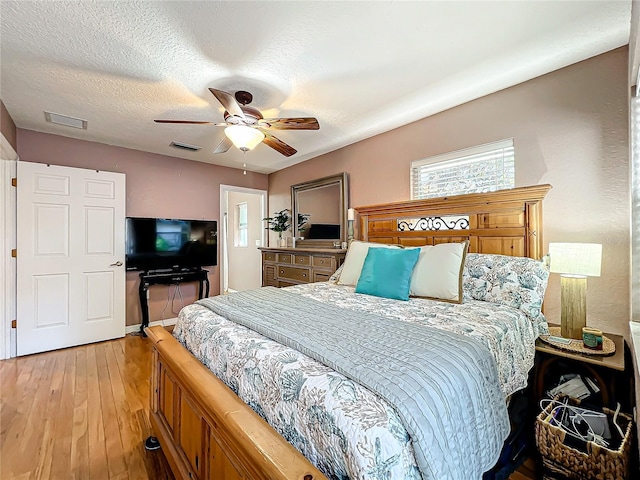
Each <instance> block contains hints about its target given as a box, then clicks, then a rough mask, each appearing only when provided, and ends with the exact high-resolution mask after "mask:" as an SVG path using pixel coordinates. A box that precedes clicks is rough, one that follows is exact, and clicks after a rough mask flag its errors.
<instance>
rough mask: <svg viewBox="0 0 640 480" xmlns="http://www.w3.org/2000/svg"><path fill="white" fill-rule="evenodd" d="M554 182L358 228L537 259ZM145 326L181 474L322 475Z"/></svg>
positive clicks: (459, 199)
mask: <svg viewBox="0 0 640 480" xmlns="http://www.w3.org/2000/svg"><path fill="white" fill-rule="evenodd" d="M550 188H551V186H550V185H539V186H533V187H522V188H515V189H512V190H503V191H499V192H492V193H482V194H470V195H460V196H454V197H448V198H435V199H427V200H417V201H409V202H399V203H389V204H383V205H374V206H367V207H359V208H357V209H356V210H357V211H358V214H359V216H360V222H359V232H360V235H359V236H360V238H362V239H363V240H367V241H370V242H380V243H394V244H401V245H407V246H418V245H434V244H438V243H446V242H458V241H463V240H469V251H470V252H480V253H495V254H503V255H513V256H527V257H532V258H540V257H541V256H542V252H543V243H542V199H543V198H544V196H545V195H546V193H547V192H548V191H549V190H550ZM146 332H147V335H148V336H149V339H150V340H151V341H152V342H153V370H152V379H151V405H150V420H151V425H152V428H153V431H154V432H155V434H156V436H157V439H158V440H159V443H160V446H161V447H162V449H163V451H164V454H165V456H166V457H167V460H168V462H169V465H170V466H171V469H172V470H173V473H174V475H175V476H176V478H179V479H222V480H237V479H265V480H266V479H272V480H285V479H286V480H325V479H326V477H325V476H324V475H323V474H322V473H321V472H320V471H319V470H317V469H316V468H315V467H314V466H313V465H311V463H310V462H309V461H308V460H307V459H306V458H304V457H303V456H302V454H300V453H299V452H298V451H297V450H296V449H295V448H294V447H293V446H291V445H290V444H289V443H288V442H287V441H286V440H285V439H284V438H283V437H281V436H280V435H279V434H278V433H277V432H276V431H275V430H274V429H273V428H271V427H270V426H269V425H268V424H267V423H266V422H265V421H264V420H262V418H260V417H259V416H258V415H257V414H256V413H255V412H254V411H253V410H252V409H251V408H250V407H248V406H247V405H246V404H245V403H244V402H242V400H240V399H239V398H238V397H237V396H236V395H235V394H234V393H233V392H232V391H231V390H230V389H229V388H228V387H227V386H226V385H225V384H224V383H223V382H222V381H221V380H219V379H218V378H217V377H216V376H215V375H214V374H213V373H212V372H211V371H210V370H209V369H207V368H206V367H205V366H204V365H202V364H201V363H200V362H199V361H198V360H197V359H196V358H195V357H194V356H193V355H191V353H189V352H188V351H187V350H186V349H185V348H184V347H183V346H182V345H181V344H180V343H179V342H178V341H177V340H176V339H175V338H174V337H173V336H172V335H171V333H170V332H169V331H168V330H165V329H164V328H162V327H152V328H148V329H146ZM153 440H154V439H152V438H149V439H147V445H153V443H154V442H153Z"/></svg>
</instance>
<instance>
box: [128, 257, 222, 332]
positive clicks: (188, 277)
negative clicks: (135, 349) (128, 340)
mask: <svg viewBox="0 0 640 480" xmlns="http://www.w3.org/2000/svg"><path fill="white" fill-rule="evenodd" d="M208 273H209V271H208V270H203V269H202V268H193V269H188V268H183V269H172V270H149V271H145V272H141V273H140V286H139V287H138V294H139V296H140V309H141V310H142V324H141V325H140V332H142V335H144V336H145V337H146V334H145V333H144V329H145V328H146V327H148V326H149V304H148V302H147V292H148V291H149V287H150V286H151V285H178V284H180V283H187V282H198V283H199V288H198V299H201V298H203V297H202V293H203V290H204V296H205V297H208V296H209V277H208V276H207V274H208ZM205 288H206V289H205Z"/></svg>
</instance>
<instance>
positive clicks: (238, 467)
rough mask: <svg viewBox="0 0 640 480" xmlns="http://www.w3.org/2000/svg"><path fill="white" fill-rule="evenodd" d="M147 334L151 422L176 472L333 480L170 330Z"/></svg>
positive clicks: (226, 479) (224, 479)
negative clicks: (150, 355) (150, 363)
mask: <svg viewBox="0 0 640 480" xmlns="http://www.w3.org/2000/svg"><path fill="white" fill-rule="evenodd" d="M146 333H147V335H148V337H149V339H150V340H151V342H152V343H153V367H152V374H151V375H152V378H151V397H150V398H151V405H150V414H149V415H150V420H151V426H152V428H153V431H154V433H155V435H156V436H157V438H158V440H159V441H160V445H161V447H162V449H163V451H164V454H165V456H166V457H167V461H168V462H169V465H170V466H171V469H172V471H173V473H174V475H175V476H176V478H179V479H207V480H212V479H220V480H236V479H265V480H266V479H272V480H285V479H286V480H327V479H326V477H325V476H324V475H323V474H322V473H321V472H320V471H319V470H318V469H316V468H315V467H314V466H313V465H312V464H311V463H309V461H308V460H307V459H306V458H305V457H304V456H302V454H301V453H300V452H298V451H297V450H296V449H295V448H294V447H293V446H292V445H290V444H289V443H288V442H287V441H286V440H285V439H284V438H283V437H281V436H280V435H279V434H278V433H277V432H276V431H275V430H274V429H273V428H271V427H270V426H269V425H268V424H267V423H266V422H265V421H264V420H262V418H260V416H258V415H257V414H256V413H255V412H254V411H253V410H251V408H250V407H248V406H247V405H246V404H245V403H244V402H242V400H240V399H239V398H238V397H237V396H236V395H235V394H234V393H233V392H232V391H231V390H230V389H229V388H228V387H227V386H226V385H225V384H224V383H223V382H222V381H221V380H219V379H218V378H217V377H216V376H215V375H214V374H213V373H212V372H211V371H209V370H208V369H207V368H206V367H205V366H204V365H202V364H201V363H200V362H199V361H198V360H197V359H196V358H195V357H194V356H193V355H191V353H190V352H189V351H188V350H186V349H185V348H184V347H183V346H182V345H181V344H180V343H179V342H178V341H177V340H176V339H175V338H174V337H173V336H172V335H171V334H170V333H169V332H168V331H167V330H165V329H164V328H163V327H151V328H147V329H146Z"/></svg>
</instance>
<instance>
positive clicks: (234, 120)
mask: <svg viewBox="0 0 640 480" xmlns="http://www.w3.org/2000/svg"><path fill="white" fill-rule="evenodd" d="M209 91H210V92H211V93H213V95H214V96H215V97H216V98H217V99H218V101H219V102H220V103H221V104H222V106H223V107H224V109H225V112H224V121H225V123H214V122H202V121H191V120H154V122H156V123H181V124H193V125H214V126H216V127H226V128H225V129H224V133H225V138H224V140H222V142H220V144H219V145H218V146H217V147H216V149H215V150H214V151H213V153H224V152H226V151H227V150H229V148H231V145H235V146H236V147H237V148H239V149H240V150H242V151H243V152H246V151H248V150H252V149H253V148H255V146H256V145H258V144H259V143H260V142H263V143H264V144H266V145H268V146H269V147H271V148H273V149H274V150H276V151H278V152H280V153H281V154H282V155H284V156H285V157H290V156H291V155H293V154H294V153H296V152H297V150H296V149H295V148H293V147H292V146H291V145H287V144H286V143H284V142H283V141H282V140H280V139H279V138H277V137H275V136H273V135H271V133H269V132H268V130H318V129H319V128H320V124H319V123H318V120H317V119H315V118H313V117H296V118H263V116H262V114H261V113H260V110H258V109H257V108H253V107H250V106H249V104H250V103H251V101H252V100H253V95H251V94H250V93H249V92H245V91H243V90H240V91H237V92H236V93H235V95H231V94H230V93H227V92H223V91H222V90H216V89H215V88H210V89H209Z"/></svg>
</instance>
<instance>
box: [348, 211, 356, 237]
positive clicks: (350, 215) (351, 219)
mask: <svg viewBox="0 0 640 480" xmlns="http://www.w3.org/2000/svg"><path fill="white" fill-rule="evenodd" d="M355 219H356V211H355V209H353V208H350V209H349V210H347V242H348V245H351V242H352V241H353V222H354V220H355Z"/></svg>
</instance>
